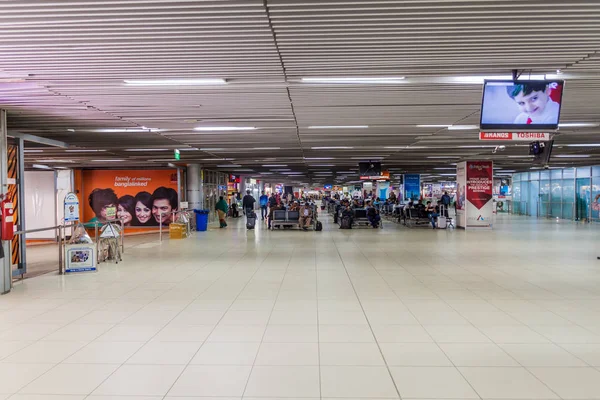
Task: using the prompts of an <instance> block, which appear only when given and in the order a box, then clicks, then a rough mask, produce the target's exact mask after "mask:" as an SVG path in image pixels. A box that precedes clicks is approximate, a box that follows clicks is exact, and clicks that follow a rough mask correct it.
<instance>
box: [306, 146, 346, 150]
mask: <svg viewBox="0 0 600 400" xmlns="http://www.w3.org/2000/svg"><path fill="white" fill-rule="evenodd" d="M353 148H354V147H350V146H324V147H311V149H312V150H343V149H353Z"/></svg>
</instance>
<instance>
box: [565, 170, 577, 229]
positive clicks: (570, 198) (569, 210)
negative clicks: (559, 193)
mask: <svg viewBox="0 0 600 400" xmlns="http://www.w3.org/2000/svg"><path fill="white" fill-rule="evenodd" d="M571 171H573V170H571ZM563 172H564V171H563ZM563 176H564V173H563ZM562 189H563V215H562V218H564V219H573V218H574V215H573V212H574V210H573V209H574V204H575V180H574V179H563V180H562Z"/></svg>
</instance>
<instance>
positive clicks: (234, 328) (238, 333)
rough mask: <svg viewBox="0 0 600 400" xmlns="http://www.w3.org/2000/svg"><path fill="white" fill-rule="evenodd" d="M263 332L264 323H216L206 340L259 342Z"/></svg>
mask: <svg viewBox="0 0 600 400" xmlns="http://www.w3.org/2000/svg"><path fill="white" fill-rule="evenodd" d="M264 333H265V326H264V325H218V326H217V327H216V328H215V330H214V331H213V332H212V333H211V334H210V336H209V337H208V339H207V341H208V342H260V341H261V340H262V337H263V335H264Z"/></svg>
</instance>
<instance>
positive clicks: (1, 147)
mask: <svg viewBox="0 0 600 400" xmlns="http://www.w3.org/2000/svg"><path fill="white" fill-rule="evenodd" d="M7 134H8V130H7V128H6V110H0V193H2V194H3V195H7V193H8V154H7V152H8V141H7ZM2 246H3V249H4V258H2V259H0V268H1V271H0V272H1V273H0V293H3V294H4V293H8V292H9V291H10V289H11V287H12V272H11V268H12V266H11V256H10V241H6V240H3V241H2Z"/></svg>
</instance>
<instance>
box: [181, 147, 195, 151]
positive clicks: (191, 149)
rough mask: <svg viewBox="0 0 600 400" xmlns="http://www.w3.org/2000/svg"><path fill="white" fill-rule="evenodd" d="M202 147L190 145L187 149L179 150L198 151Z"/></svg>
mask: <svg viewBox="0 0 600 400" xmlns="http://www.w3.org/2000/svg"><path fill="white" fill-rule="evenodd" d="M198 150H200V149H198V148H196V147H188V148H185V149H179V151H198Z"/></svg>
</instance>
